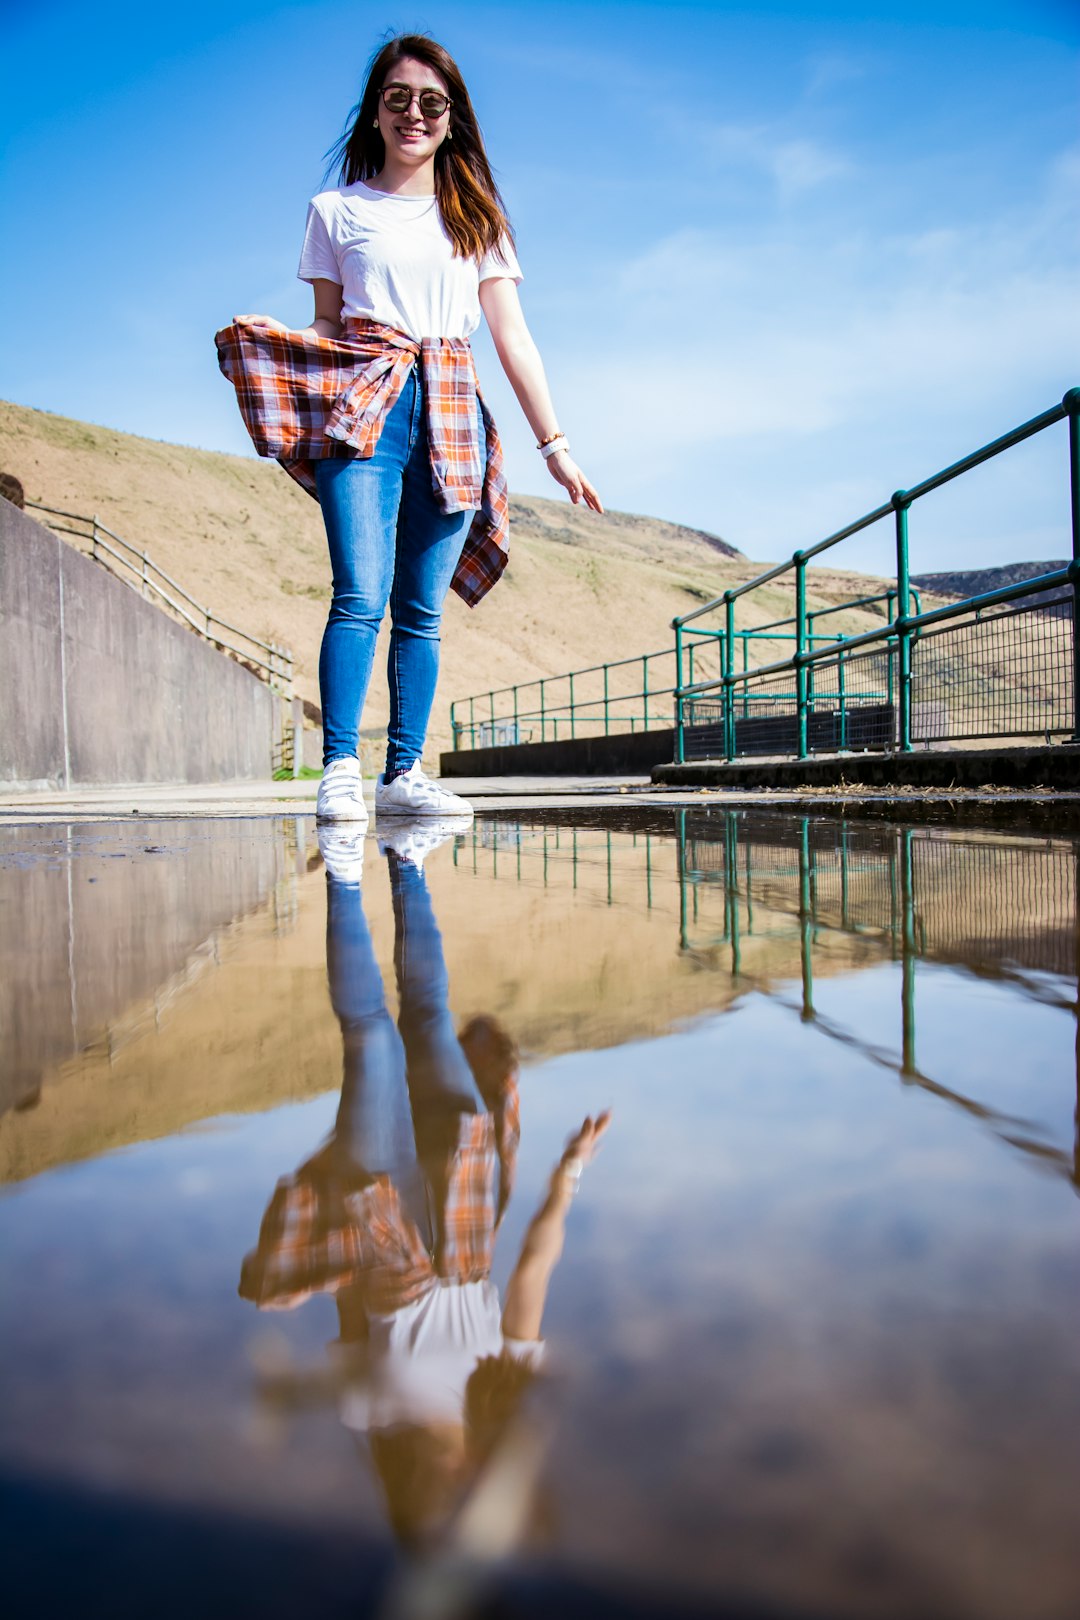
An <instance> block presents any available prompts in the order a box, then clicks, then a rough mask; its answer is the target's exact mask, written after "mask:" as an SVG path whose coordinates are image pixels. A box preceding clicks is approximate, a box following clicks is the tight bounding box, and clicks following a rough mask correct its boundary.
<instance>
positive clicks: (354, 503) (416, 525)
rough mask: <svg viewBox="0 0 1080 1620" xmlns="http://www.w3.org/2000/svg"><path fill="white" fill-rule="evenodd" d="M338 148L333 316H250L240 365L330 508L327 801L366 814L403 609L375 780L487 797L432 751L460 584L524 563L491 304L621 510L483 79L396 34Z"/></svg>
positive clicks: (574, 475)
mask: <svg viewBox="0 0 1080 1620" xmlns="http://www.w3.org/2000/svg"><path fill="white" fill-rule="evenodd" d="M335 155H340V158H341V176H340V178H341V181H342V183H341V184H340V185H338V186H337V187H335V188H333V189H331V190H329V191H324V192H322V193H320V194H319V196H317V197H315V198H314V199H313V201H312V203H311V205H310V208H309V210H308V223H307V232H306V235H305V239H304V246H303V251H302V254H301V259H300V268H299V275H300V278H301V279H302V280H305V281H309V282H310V283H311V285H312V287H313V288H314V293H315V318H314V320H313V321H312V324H311V325H310V326H309V327H306V328H304V329H303V331H301V332H290V331H289V329H288V328H286V327H284V326H282V325H281V323H280V322H278V321H273V320H270V319H268V318H267V317H265V316H240V317H238V318H237V320H236V321H234V322H233V324H232V326H230V327H226V328H225V330H224V331H223V332H219V333H218V337H217V342H218V350H219V357H220V361H221V366H222V370H223V371H224V372H225V374H226V376H228V377H229V378H230V380H231V381H233V382H234V383H235V384H236V388H237V393H238V397H239V401H240V407H241V410H242V412H243V413H244V417H245V420H246V421H247V423H248V427H249V429H250V430H251V433H252V437H253V438H254V440H255V443H256V448H258V449H259V451H260V453H262V454H271V455H276V456H277V457H278V459H279V460H280V461H281V462H282V463H283V465H284V466H285V467H286V469H287V470H288V471H289V472H290V473H292V474H293V476H294V477H296V478H297V479H298V480H299V481H300V482H301V483H302V484H303V485H304V487H305V488H307V489H308V491H309V492H310V493H312V494H315V495H316V496H317V498H318V500H319V503H320V505H321V507H322V511H323V518H324V521H325V524H326V532H327V539H328V541H329V546H330V557H331V562H332V565H333V581H334V588H333V600H332V604H331V608H330V616H329V620H328V623H327V626H326V631H325V634H324V636H323V643H322V651H321V654H320V658H319V683H320V688H321V693H322V707H323V724H324V739H325V745H324V757H323V767H324V775H323V780H322V783H321V785H320V788H319V797H318V808H317V814H318V818H319V819H320V820H323V821H350V822H354V823H355V822H360V823H363V822H366V820H367V811H366V809H365V807H364V801H363V797H362V794H361V786H360V763H359V759H358V752H359V728H360V714H361V710H362V708H363V703H364V698H365V696H366V693H367V689H368V682H369V679H370V675H371V667H372V662H373V658H374V652H375V638H376V635H377V633H378V629H379V625H380V623H381V621H382V617H383V613H384V611H385V609H386V606H387V603H389V606H390V612H391V618H392V630H391V637H390V658H389V669H388V674H389V683H390V724H389V728H388V738H387V751H386V767H385V770H384V772H383V774H382V775H381V776H380V777H379V779H378V781H377V783H376V788H375V805H376V809H377V810H378V811H379V812H381V813H386V814H404V815H454V814H461V813H466V814H471V807H470V806H469V805H468V804H467V803H466V801H465V800H463V799H461V798H459V797H457V795H455V794H453V793H448V792H446V791H445V790H444V789H442V788H440V787H439V786H438V785H437V784H436V783H434V782H431V781H429V780H428V778H427V777H426V776H424V774H423V772H422V770H421V767H420V760H421V755H422V752H423V746H424V739H425V736H426V732H427V724H428V719H429V716H430V713H431V705H432V700H433V698H434V695H435V682H436V678H437V675H438V649H439V624H440V619H441V614H442V607H443V602H444V600H445V596H446V592H447V590H448V589H449V587H450V585H451V584H453V586H454V588H455V589H456V590H457V591H458V593H459V595H461V596H462V597H463V598H464V599H465V601H467V602H468V603H469V604H470V606H471V605H474V604H475V603H476V602H477V601H479V599H480V597H481V596H483V595H484V593H485V592H486V591H487V590H488V589H490V587H491V585H493V584H494V583H495V581H496V580H497V579H498V577H499V575H500V574H501V572H502V569H503V567H504V566H505V561H506V537H507V526H508V519H507V497H506V485H505V481H504V479H503V476H502V452H501V448H500V445H499V440H498V434H497V432H496V429H495V425H494V423H493V421H492V419H491V416H490V415H489V413H488V411H487V408H486V406H485V405H484V403H483V401H482V399H481V397H480V392H479V388H478V386H477V382H476V373H475V369H474V366H473V360H472V352H471V349H470V347H469V336H470V334H471V333H472V332H474V331H475V330H476V328H477V326H478V325H479V323H480V314H481V311H482V312H483V314H484V316H485V317H486V319H487V323H488V326H489V327H490V329H491V334H492V337H493V339H494V342H495V348H496V351H497V353H498V355H499V359H500V361H501V363H502V366H503V370H504V371H505V372H506V375H507V377H508V378H509V380H510V383H511V386H512V387H513V389H514V392H515V394H516V395H517V398H518V400H519V402H520V404H521V408H522V410H523V411H524V413H525V416H526V418H527V420H528V422H529V425H530V427H531V428H532V429H533V432H534V433H535V434H536V440H537V448H538V450H539V451H540V453H541V455H542V456H543V457H544V460H545V461H546V463H547V467H548V471H549V472H550V473H551V474H552V476H553V477H554V478H555V480H556V481H557V482H558V483H560V484H561V485H562V486H563V488H564V489H565V490H567V492H568V493H569V495H570V499H571V500H572V501H573V502H575V504H576V503H578V502H580V501H584V502H585V504H586V506H589V507H591V508H592V510H593V511H595V512H602V511H603V506H602V505H601V502H600V498H599V496H598V495H597V493H596V491H595V490H594V489H593V487H592V485H591V484H590V483H589V481H588V479H587V478H586V477H585V476H584V474H583V473H582V472H581V470H580V469H579V468H578V467H577V465H576V464H575V462H574V461H573V459H572V458H571V456H570V451H569V446H568V444H567V441H566V438H565V436H564V435H563V434H562V433H561V432H560V430H559V426H558V419H557V417H556V415H555V409H554V406H553V405H552V402H551V396H550V394H549V392H548V387H547V382H546V379H545V376H544V369H543V364H542V362H541V359H540V355H539V353H538V351H537V348H536V345H535V343H534V342H533V340H532V337H531V336H530V334H529V331H528V328H527V326H526V325H525V321H524V318H523V316H522V312H521V306H520V303H519V301H518V293H517V283H518V282H519V281H520V280H521V279H522V277H521V270H520V267H519V265H518V262H517V258H516V255H515V252H514V245H513V237H512V233H511V230H510V226H509V223H508V221H507V218H506V213H505V210H504V208H503V204H502V199H501V198H500V196H499V191H498V188H497V186H496V184H495V181H494V179H493V177H492V174H491V169H490V167H489V165H488V161H487V157H486V154H485V151H484V144H483V138H482V136H481V134H480V129H479V126H478V124H477V121H476V116H475V114H474V112H473V109H472V103H471V102H470V100H469V94H468V91H467V90H466V88H465V83H464V80H463V79H462V77H461V74H460V72H459V71H458V68H457V66H456V64H455V63H454V61H453V59H452V58H451V57H450V55H449V54H448V52H447V51H445V50H444V49H443V47H442V46H441V45H438V44H436V43H435V41H434V40H431V39H429V38H427V37H425V36H423V35H419V34H405V35H401V36H399V37H397V38H395V39H392V40H391V41H390V42H389V44H387V45H385V46H383V48H382V49H381V50H380V51H379V52H378V53H377V54H376V56H375V57H374V59H373V61H372V63H371V66H370V69H369V71H368V76H367V80H366V83H365V85H364V90H363V94H362V95H361V98H360V101H359V103H358V105H357V109H356V114H355V117H354V119H353V121H352V124H351V126H350V128H349V130H348V131H347V133H346V134H345V135H344V136H343V137H342V140H341V142H340V143H339V146H338V148H337V149H336V152H335Z"/></svg>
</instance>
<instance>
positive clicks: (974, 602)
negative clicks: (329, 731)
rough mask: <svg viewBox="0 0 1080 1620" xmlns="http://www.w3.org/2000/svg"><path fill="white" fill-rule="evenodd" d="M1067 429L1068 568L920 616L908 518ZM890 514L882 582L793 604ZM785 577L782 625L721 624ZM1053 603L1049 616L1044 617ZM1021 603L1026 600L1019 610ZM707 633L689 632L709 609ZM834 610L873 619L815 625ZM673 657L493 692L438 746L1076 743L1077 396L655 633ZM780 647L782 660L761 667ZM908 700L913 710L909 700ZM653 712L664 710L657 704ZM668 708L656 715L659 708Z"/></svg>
mask: <svg viewBox="0 0 1080 1620" xmlns="http://www.w3.org/2000/svg"><path fill="white" fill-rule="evenodd" d="M1066 418H1067V419H1068V424H1069V487H1070V509H1071V536H1072V560H1071V562H1070V563H1069V564H1068V565H1067V566H1066V567H1063V568H1060V569H1056V570H1054V571H1053V572H1051V573H1047V574H1043V575H1041V576H1040V577H1039V578H1037V579H1028V580H1023V581H1021V582H1019V583H1017V584H1015V585H1008V586H1005V587H1002V588H1001V589H999V590H996V591H987V592H983V593H982V594H981V595H978V596H973V597H969V598H967V599H966V600H964V601H960V602H952V603H949V604H948V605H947V606H945V607H939V608H933V609H930V610H929V611H925V612H924V611H923V604H922V599H921V597H920V594H919V591H918V590H917V589H916V587H915V586H913V585H912V583H911V577H910V566H909V555H910V543H909V519H908V513H909V511H910V510H911V508H912V506H914V504H915V503H916V502H917V501H919V500H921V499H922V498H923V497H924V496H926V495H929V494H930V493H932V492H933V491H934V490H937V489H940V488H941V487H942V486H943V485H945V484H947V483H951V482H952V480H953V479H955V478H959V477H960V476H961V475H963V474H964V473H967V472H970V471H971V470H972V469H974V468H975V467H978V466H981V465H982V464H983V463H984V462H987V461H991V460H993V459H994V458H995V457H996V456H999V455H1001V454H1002V453H1003V452H1004V451H1006V450H1009V449H1012V448H1013V447H1014V446H1016V445H1018V444H1021V443H1023V442H1024V441H1025V440H1026V439H1030V438H1032V437H1034V435H1036V434H1038V433H1041V432H1043V431H1044V430H1045V429H1047V428H1049V427H1051V426H1053V425H1054V424H1055V423H1057V422H1061V421H1064V420H1065V419H1066ZM887 519H891V520H892V523H893V527H894V533H895V549H896V584H895V585H890V586H888V587H887V588H886V589H884V590H882V591H879V592H877V593H876V594H870V595H863V596H857V597H853V598H851V599H850V600H847V601H843V602H834V603H827V604H825V605H823V606H818V607H811V606H810V602H809V587H810V583H811V582H808V579H807V568H808V565H809V564H810V563H811V562H812V561H813V560H814V559H815V558H817V557H819V556H821V555H822V553H824V552H826V551H829V550H831V549H832V548H833V547H834V546H837V545H839V544H840V543H841V542H842V541H844V540H848V539H850V538H851V537H852V536H854V535H856V534H859V533H861V532H862V531H863V530H865V529H869V528H871V527H872V526H873V525H874V524H876V523H880V522H882V521H884V520H887ZM791 575H794V595H795V602H794V613H792V614H791V615H789V616H788V617H787V618H783V619H772V620H769V621H768V622H764V623H756V624H750V625H746V624H744V625H742V626H738V625H737V624H736V617H737V609H736V605H737V604H738V603H739V602H740V601H741V600H742V599H743V598H749V597H751V596H752V595H753V593H755V592H758V591H761V590H762V589H763V588H764V587H767V586H770V585H772V584H774V583H775V582H776V581H777V580H780V579H782V578H784V577H785V576H791ZM1054 593H1058V595H1059V596H1060V595H1062V594H1064V596H1065V597H1066V598H1067V605H1066V608H1065V612H1064V615H1063V616H1062V615H1060V614H1053V615H1052V614H1050V613H1048V612H1047V605H1050V604H1053V605H1054V606H1056V603H1053V596H1054ZM1032 597H1035V598H1037V599H1038V601H1037V603H1036V604H1035V605H1034V606H1033V605H1032V603H1031V602H1030V601H1027V600H1025V599H1028V598H1032ZM718 613H719V614H722V623H721V624H720V625H719V626H716V625H704V624H702V622H701V621H702V620H703V619H705V618H707V617H708V616H709V615H715V614H718ZM840 613H861V614H864V615H868V614H878V613H880V614H881V616H882V619H883V622H882V624H881V625H880V626H874V627H873V628H871V629H867V630H865V631H862V632H859V633H856V634H849V633H842V632H839V633H838V632H836V631H830V630H829V629H828V628H827V621H828V619H829V618H830V617H831V616H833V615H836V614H840ZM672 628H673V629H674V632H675V643H674V646H673V647H668V648H661V649H659V650H658V651H656V652H650V653H644V654H641V655H639V656H637V657H634V658H622V659H617V660H614V661H612V662H610V663H606V664H594V665H590V666H589V667H588V668H585V669H579V670H573V671H571V672H569V673H568V674H563V675H552V676H545V677H543V678H542V679H538V680H534V681H528V682H523V683H519V684H517V685H514V686H504V687H499V688H496V689H495V690H493V691H490V692H485V693H483V694H481V695H477V696H474V697H469V698H463V699H459V700H458V701H456V702H455V703H453V704H452V705H451V708H450V725H451V731H452V734H453V746H454V748H455V750H457V749H461V748H474V747H485V746H490V745H492V744H495V745H498V744H514V743H536V742H557V741H560V740H565V739H567V738H576V737H588V736H596V735H604V736H608V735H610V734H611V733H613V732H623V731H636V730H652V729H657V728H659V727H663V728H665V729H669V728H671V727H672V725H674V750H673V751H674V755H675V759H676V761H678V762H680V763H681V762H682V761H684V760H685V759H686V758H687V757H688V755H689V754H693V755H695V756H696V757H702V756H703V755H704V756H706V757H712V758H715V757H720V758H724V759H733V758H735V756H736V755H737V754H740V753H749V752H758V753H773V754H790V755H795V756H797V757H798V758H800V759H805V758H806V757H807V756H808V755H809V754H810V753H812V752H814V751H815V750H821V749H826V750H830V751H833V750H835V751H839V752H845V751H849V750H852V749H856V748H861V749H880V750H886V751H887V750H892V749H898V750H900V751H902V752H907V751H909V750H910V749H911V748H912V747H913V746H914V744H915V743H917V742H929V741H933V740H938V741H945V740H949V741H960V740H968V739H977V738H982V737H990V738H992V737H1001V736H1040V735H1045V736H1046V737H1047V738H1049V737H1050V736H1051V735H1062V734H1068V735H1070V736H1071V737H1072V740H1074V741H1077V742H1080V717H1078V714H1077V704H1076V700H1075V694H1076V693H1077V692H1078V691H1080V388H1073V389H1070V390H1069V392H1068V393H1067V394H1066V395H1065V397H1064V399H1063V400H1062V401H1061V403H1060V405H1055V406H1054V407H1053V408H1052V409H1050V410H1048V411H1044V412H1043V413H1042V415H1040V416H1037V417H1035V418H1033V419H1032V420H1031V421H1030V422H1025V423H1023V424H1022V425H1021V426H1020V427H1018V428H1015V429H1014V430H1013V431H1012V432H1010V433H1006V434H1004V435H1003V436H1002V437H1001V438H998V439H995V440H993V441H992V442H991V443H990V444H987V445H984V446H983V447H982V448H981V449H979V450H976V451H974V452H973V453H972V454H971V455H968V456H965V457H964V458H963V459H962V460H960V461H957V462H955V463H953V464H952V465H951V466H949V467H946V468H944V469H943V470H942V471H941V472H939V473H935V474H934V475H933V477H931V478H927V479H924V480H923V482H922V483H920V484H916V485H915V486H914V487H913V488H911V489H907V490H898V491H897V492H896V493H895V494H894V495H892V496H891V497H890V499H889V500H888V501H886V502H885V503H884V504H883V505H881V506H879V507H877V508H875V510H874V511H872V512H868V513H866V515H865V516H863V517H861V518H858V519H856V521H855V522H854V523H849V524H847V525H846V526H845V527H844V528H842V529H839V530H837V532H836V533H835V534H831V535H829V536H828V537H827V538H826V539H824V540H821V541H819V542H818V543H817V544H816V545H813V546H809V547H807V548H806V549H804V550H801V551H796V552H794V553H793V555H792V556H791V557H790V558H788V559H787V560H786V561H785V562H781V563H777V564H776V565H775V567H772V568H769V569H766V570H765V571H764V572H763V573H761V574H758V575H757V576H756V577H755V578H753V579H750V580H747V581H746V582H745V583H743V584H741V585H737V586H733V587H732V588H731V589H730V590H727V591H725V592H724V593H723V594H722V595H720V596H717V597H715V598H713V600H712V601H709V602H706V603H704V604H703V605H702V606H701V607H698V608H695V609H693V611H691V612H690V613H685V614H683V615H681V616H680V617H679V618H677V619H674V620H673V621H672ZM784 644H788V645H789V646H791V648H792V651H791V652H790V654H789V655H786V656H782V657H776V656H773V655H774V654H775V653H776V652H777V651H778V650H780V649H781V648H782V647H783V646H784ZM917 695H918V696H919V698H920V701H919V702H918V703H917V702H916V696H917ZM669 704H670V705H671V707H669ZM672 709H673V711H674V713H672Z"/></svg>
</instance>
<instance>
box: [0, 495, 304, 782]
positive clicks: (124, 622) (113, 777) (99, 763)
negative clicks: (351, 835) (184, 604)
mask: <svg viewBox="0 0 1080 1620" xmlns="http://www.w3.org/2000/svg"><path fill="white" fill-rule="evenodd" d="M280 710H281V702H280V699H278V698H276V697H275V696H274V695H273V694H272V693H271V692H270V691H269V689H268V688H267V687H266V686H265V685H264V684H263V683H262V681H260V680H258V679H257V678H256V677H255V676H254V675H251V674H250V673H249V672H248V671H247V670H245V669H242V668H241V667H240V665H239V664H237V663H235V662H234V661H233V660H232V659H231V658H227V657H225V656H224V654H222V653H219V652H216V651H215V650H214V648H213V647H211V646H210V645H209V644H208V643H207V642H204V641H202V640H201V639H200V638H199V637H198V636H196V635H195V634H194V633H193V632H192V631H190V630H188V629H186V628H185V627H184V626H183V625H182V624H178V623H176V622H175V621H174V620H172V619H170V618H169V617H168V616H167V615H166V614H165V613H163V612H162V611H161V610H160V609H159V608H156V607H154V606H153V605H152V604H151V603H149V602H144V601H143V599H142V598H141V597H140V596H138V595H137V594H136V593H135V591H133V590H132V589H130V587H129V586H127V585H125V584H124V583H123V582H122V581H121V580H119V579H117V578H116V577H115V576H114V575H112V574H110V573H109V572H108V570H107V569H105V568H103V567H102V566H101V565H100V564H99V563H95V562H92V561H91V559H90V558H89V557H85V556H83V555H82V553H81V552H78V551H76V550H74V548H73V547H71V546H69V545H67V544H66V543H65V541H63V540H62V539H61V538H60V537H59V536H57V535H55V534H53V533H52V531H51V530H49V529H46V528H45V527H43V525H41V524H40V523H37V522H35V521H34V519H33V518H31V517H29V516H28V515H27V514H26V513H25V512H20V511H18V510H17V509H16V508H15V507H14V506H12V505H11V504H10V502H8V501H5V500H0V783H3V784H7V785H8V786H13V787H61V788H63V787H72V786H75V785H76V784H79V783H118V782H215V781H233V780H241V779H245V778H246V779H254V778H264V779H265V778H266V777H268V776H270V775H271V774H272V764H271V751H272V745H273V739H274V736H275V733H276V728H279V727H280V725H281V723H282V716H281V713H280Z"/></svg>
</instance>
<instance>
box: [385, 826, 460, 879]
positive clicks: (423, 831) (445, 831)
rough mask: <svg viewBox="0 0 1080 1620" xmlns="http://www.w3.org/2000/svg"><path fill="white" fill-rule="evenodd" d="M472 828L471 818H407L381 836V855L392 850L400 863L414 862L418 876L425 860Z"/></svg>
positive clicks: (390, 827)
mask: <svg viewBox="0 0 1080 1620" xmlns="http://www.w3.org/2000/svg"><path fill="white" fill-rule="evenodd" d="M471 826H472V817H471V816H424V817H423V818H420V817H418V818H417V819H416V820H415V821H406V820H405V818H404V816H401V817H399V818H397V819H396V820H395V821H393V822H391V824H390V826H389V827H388V828H385V829H383V830H381V831H380V833H379V854H380V855H385V854H386V852H387V850H388V849H392V850H393V852H394V854H395V855H396V856H398V858H399V859H400V860H403V861H411V862H412V864H413V865H414V866H415V867H416V869H417V871H418V872H422V871H423V870H424V857H425V856H426V855H430V854H431V851H432V850H433V849H438V847H439V845H440V844H445V843H446V840H447V839H448V838H453V836H454V834H455V833H466V832H468V830H469V828H470V827H471Z"/></svg>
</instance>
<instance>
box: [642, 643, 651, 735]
mask: <svg viewBox="0 0 1080 1620" xmlns="http://www.w3.org/2000/svg"><path fill="white" fill-rule="evenodd" d="M641 696H642V698H643V699H644V702H643V705H642V707H643V708H644V710H645V724H644V726H643V727H642V729H643V730H644V731H648V729H649V655H648V653H645V654H643V656H642V659H641Z"/></svg>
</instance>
